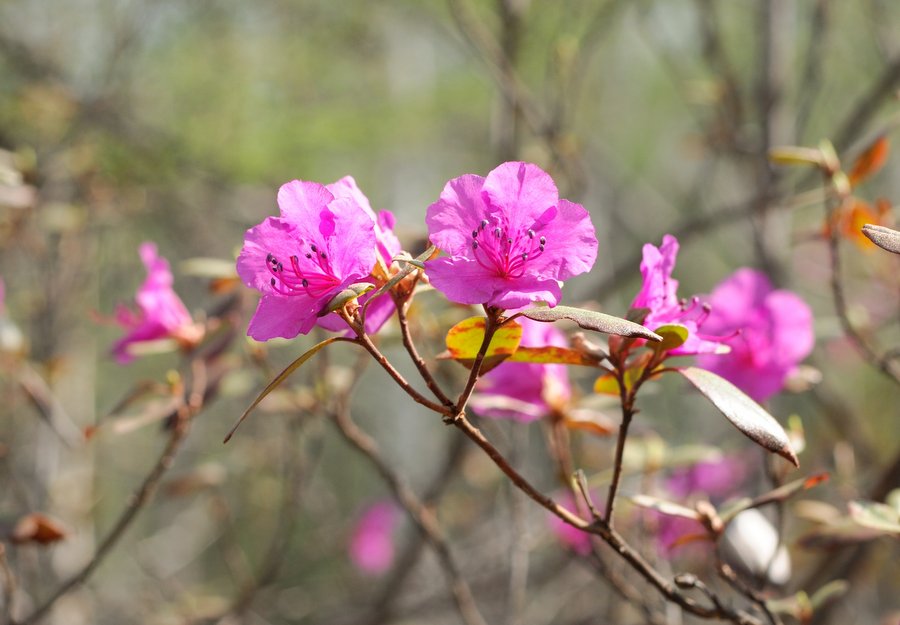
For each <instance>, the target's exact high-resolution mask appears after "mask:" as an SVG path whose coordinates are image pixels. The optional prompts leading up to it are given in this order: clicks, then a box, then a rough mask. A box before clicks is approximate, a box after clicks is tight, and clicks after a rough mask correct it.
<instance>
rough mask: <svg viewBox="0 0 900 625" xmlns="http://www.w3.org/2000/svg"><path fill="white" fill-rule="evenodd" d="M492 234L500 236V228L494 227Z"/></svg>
mask: <svg viewBox="0 0 900 625" xmlns="http://www.w3.org/2000/svg"><path fill="white" fill-rule="evenodd" d="M494 236H495V237H498V238H499V237H500V228H494Z"/></svg>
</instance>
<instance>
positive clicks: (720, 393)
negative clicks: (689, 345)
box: [676, 367, 800, 467]
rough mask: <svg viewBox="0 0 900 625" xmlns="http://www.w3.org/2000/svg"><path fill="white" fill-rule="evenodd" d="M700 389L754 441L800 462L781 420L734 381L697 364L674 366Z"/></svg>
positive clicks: (796, 464) (793, 461) (732, 422)
mask: <svg viewBox="0 0 900 625" xmlns="http://www.w3.org/2000/svg"><path fill="white" fill-rule="evenodd" d="M676 371H678V372H679V373H680V374H681V375H683V376H684V377H685V378H687V379H688V381H689V382H690V383H691V384H693V385H694V386H695V387H696V388H697V390H699V391H700V392H701V393H703V394H704V395H705V396H706V398H707V399H709V400H710V401H711V402H712V403H713V405H714V406H715V407H716V408H718V409H719V412H721V413H722V414H723V415H725V418H727V419H728V420H729V421H731V424H732V425H734V426H735V427H736V428H737V429H739V430H740V431H741V432H743V433H744V434H745V435H746V436H747V437H748V438H750V440H752V441H753V442H755V443H756V444H757V445H761V446H762V447H765V448H766V449H768V450H769V451H771V452H774V453H776V454H778V455H779V456H782V457H784V458H786V459H787V460H789V461H790V462H791V463H792V464H793V465H794V466H798V467H799V466H800V462H799V461H798V460H797V455H796V454H795V453H794V450H793V449H792V448H791V443H790V441H789V440H788V436H787V433H786V432H785V431H784V428H783V427H781V424H780V423H778V421H776V420H775V417H773V416H772V415H770V414H769V413H768V412H766V411H765V409H763V407H762V406H760V405H759V404H757V403H756V402H755V401H753V400H752V399H750V397H748V396H747V395H746V394H745V393H744V392H743V391H742V390H740V389H739V388H737V387H736V386H735V385H734V384H732V383H731V382H729V381H728V380H725V379H724V378H720V377H719V376H717V375H716V374H715V373H712V372H711V371H707V370H706V369H699V368H697V367H684V368H680V369H676Z"/></svg>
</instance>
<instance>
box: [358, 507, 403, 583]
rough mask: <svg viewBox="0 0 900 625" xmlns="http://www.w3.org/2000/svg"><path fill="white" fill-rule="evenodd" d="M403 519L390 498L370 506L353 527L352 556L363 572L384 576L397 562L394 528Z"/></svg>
mask: <svg viewBox="0 0 900 625" xmlns="http://www.w3.org/2000/svg"><path fill="white" fill-rule="evenodd" d="M399 521H400V511H399V509H398V508H397V506H396V505H394V504H393V503H391V502H388V501H379V502H377V503H374V504H372V505H370V506H369V507H367V508H366V509H365V510H364V511H363V513H362V515H360V518H359V520H358V521H357V523H356V527H354V529H353V535H352V537H351V538H350V559H351V560H352V561H353V564H354V565H356V568H358V569H359V570H360V571H361V572H363V573H366V574H368V575H381V574H382V573H385V572H386V571H387V570H388V569H390V568H391V564H393V562H394V537H393V534H394V529H395V528H396V526H397V523H398V522H399Z"/></svg>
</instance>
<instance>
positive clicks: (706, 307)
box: [703, 302, 712, 313]
mask: <svg viewBox="0 0 900 625" xmlns="http://www.w3.org/2000/svg"><path fill="white" fill-rule="evenodd" d="M703 312H707V313H708V312H712V304H710V303H709V302H704V303H703Z"/></svg>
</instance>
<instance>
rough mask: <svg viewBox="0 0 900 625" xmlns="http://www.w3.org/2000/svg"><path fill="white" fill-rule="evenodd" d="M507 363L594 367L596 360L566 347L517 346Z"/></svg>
mask: <svg viewBox="0 0 900 625" xmlns="http://www.w3.org/2000/svg"><path fill="white" fill-rule="evenodd" d="M507 360H509V362H536V363H540V364H542V365H552V364H561V365H585V366H588V367H590V366H596V365H597V362H598V360H597V359H596V358H593V357H592V356H590V355H588V354H585V353H584V352H581V351H577V350H574V349H568V348H566V347H555V346H553V345H547V346H544V347H523V346H521V345H520V346H519V348H518V349H516V351H515V353H514V354H513V355H512V356H510V357H509V358H507Z"/></svg>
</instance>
